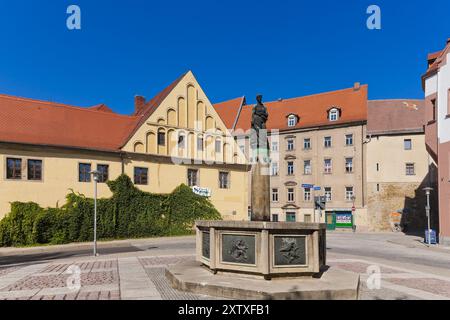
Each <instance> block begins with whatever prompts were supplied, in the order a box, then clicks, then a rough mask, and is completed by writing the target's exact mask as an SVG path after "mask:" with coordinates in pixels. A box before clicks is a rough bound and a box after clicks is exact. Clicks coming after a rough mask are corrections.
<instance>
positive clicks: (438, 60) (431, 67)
mask: <svg viewBox="0 0 450 320" xmlns="http://www.w3.org/2000/svg"><path fill="white" fill-rule="evenodd" d="M449 49H450V38H448V39H447V44H446V45H445V47H444V49H442V50H441V51H437V52H434V53H430V54H428V56H427V61H428V69H427V71H426V72H425V74H424V75H423V76H422V87H424V83H425V78H427V77H429V76H431V75H433V74H434V73H435V72H436V71H437V70H438V69H439V68H440V67H441V65H442V63H444V62H445V60H446V55H447V53H448V52H449Z"/></svg>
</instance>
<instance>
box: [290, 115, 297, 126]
mask: <svg viewBox="0 0 450 320" xmlns="http://www.w3.org/2000/svg"><path fill="white" fill-rule="evenodd" d="M287 119H288V127H295V126H296V125H297V122H298V116H296V115H295V114H290V115H289V116H288V117H287Z"/></svg>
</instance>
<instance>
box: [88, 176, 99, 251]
mask: <svg viewBox="0 0 450 320" xmlns="http://www.w3.org/2000/svg"><path fill="white" fill-rule="evenodd" d="M90 173H91V174H92V177H93V179H94V257H96V256H97V183H98V180H99V176H100V172H99V171H97V170H93V171H91V172H90Z"/></svg>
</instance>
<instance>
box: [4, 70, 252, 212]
mask: <svg viewBox="0 0 450 320" xmlns="http://www.w3.org/2000/svg"><path fill="white" fill-rule="evenodd" d="M8 99H9V100H8ZM11 99H12V98H11V97H4V99H3V100H2V99H0V104H2V101H4V105H5V106H8V107H10V108H11V110H14V113H15V114H17V115H16V117H18V118H19V119H18V120H17V121H19V123H20V125H18V126H16V127H17V128H18V129H17V131H18V132H17V133H16V134H15V135H14V134H11V133H10V132H8V133H7V132H6V130H9V131H10V130H12V128H13V127H14V126H13V125H12V124H5V126H4V127H3V128H2V127H1V124H0V166H1V168H2V171H3V174H2V176H1V179H0V190H1V191H0V217H2V216H4V215H5V214H6V213H8V212H9V210H10V202H13V201H22V202H28V201H32V202H36V203H38V204H40V205H41V206H43V207H54V206H61V205H63V204H64V202H65V197H66V195H67V194H68V193H69V192H71V190H73V191H75V192H79V193H82V194H84V195H86V196H87V197H92V196H93V187H94V186H93V182H92V179H90V178H88V177H87V174H86V171H87V169H90V170H96V169H99V168H102V170H105V171H106V174H107V178H108V180H114V179H115V178H117V177H118V176H119V175H120V174H122V173H125V174H127V175H128V176H130V177H131V178H132V180H134V182H135V183H136V186H137V187H138V188H139V189H141V190H143V191H148V192H153V193H170V192H172V191H173V190H174V189H175V188H176V187H177V186H179V185H180V184H183V183H184V184H187V185H190V186H197V187H200V188H203V189H204V190H207V191H208V193H209V195H210V200H211V201H212V203H213V204H214V206H215V207H216V208H217V209H218V210H219V212H221V214H222V215H223V218H224V219H227V220H247V219H248V213H247V212H248V201H247V199H248V187H247V186H248V182H247V179H248V169H249V168H248V166H247V164H246V159H245V156H244V155H243V153H242V152H241V150H240V149H239V148H238V147H237V145H236V143H235V141H234V139H233V137H232V136H231V135H230V133H229V132H228V130H227V128H226V126H225V125H224V123H223V122H222V120H221V119H220V117H219V115H218V114H217V113H216V111H215V109H214V107H213V106H212V104H211V103H210V101H209V99H208V97H207V96H206V94H205V93H204V91H203V90H202V88H201V87H200V85H199V84H198V82H197V80H196V79H195V77H194V75H193V74H192V72H188V73H186V74H184V75H183V76H182V77H180V78H179V79H178V80H177V81H175V82H174V83H173V84H171V86H169V87H168V88H166V89H165V90H163V91H162V92H161V93H160V94H159V95H157V96H156V97H155V98H153V99H152V100H150V101H148V102H146V101H145V99H144V98H142V97H136V106H135V107H136V110H135V113H134V114H133V115H132V116H130V117H128V116H121V115H115V114H112V112H110V110H108V109H107V107H103V106H102V107H98V106H96V107H92V108H76V107H70V106H63V105H51V103H46V102H39V101H35V100H29V101H27V100H26V99H23V100H21V101H20V105H22V104H23V105H24V106H23V108H24V110H23V112H21V111H22V110H21V109H20V107H18V106H17V105H13V102H10V100H11ZM14 103H15V101H14ZM10 104H11V105H10ZM33 108H34V109H33ZM71 108H72V109H71ZM63 109H64V112H65V113H67V114H68V115H67V114H65V115H64V116H62V117H61V118H62V119H69V118H68V117H69V116H70V121H68V124H67V127H66V126H65V124H64V123H60V124H59V126H56V127H55V130H53V125H54V122H56V120H55V121H53V123H50V124H48V123H47V126H46V129H45V130H42V132H41V131H39V132H38V133H39V134H38V137H37V138H36V137H34V136H33V134H32V132H31V131H32V130H31V129H32V128H31V127H23V126H24V125H23V123H31V124H30V126H33V123H32V122H31V121H29V120H30V119H29V118H30V117H34V118H33V119H34V120H35V122H36V121H47V122H49V121H50V120H48V117H52V115H51V114H50V113H51V112H54V113H53V114H55V113H57V112H61V110H63ZM82 109H83V110H82ZM42 112H49V114H50V115H49V114H42V115H43V116H44V115H46V116H47V118H46V119H45V120H44V119H43V118H42V117H41V118H39V116H40V114H41V113H42ZM9 114H11V112H10V113H9ZM72 115H73V116H72ZM89 117H90V118H92V117H96V118H98V119H95V120H93V122H97V124H98V126H99V127H102V126H106V124H108V126H109V127H108V130H109V132H110V134H111V140H115V141H117V143H116V145H117V146H115V145H114V144H113V143H108V134H107V133H106V134H105V133H103V134H104V138H102V137H100V138H95V139H97V140H98V141H99V142H98V147H97V146H96V145H92V144H90V143H84V145H83V143H82V142H83V135H85V134H86V135H87V132H85V131H88V130H90V129H92V127H91V126H89V123H84V119H88V118H89ZM22 118H23V119H22ZM54 118H55V119H59V116H54ZM74 118H77V119H78V118H79V119H80V122H79V123H75V120H74ZM24 119H27V120H28V121H23V120H24ZM14 121H15V120H14ZM86 121H87V120H86ZM116 123H117V126H118V127H117V131H116V130H115V127H114V124H116ZM93 125H94V124H93ZM7 126H10V127H7ZM49 126H50V127H51V128H50V129H48V127H49ZM80 126H81V127H80ZM58 127H59V128H60V129H61V130H62V131H61V132H54V131H57V129H58ZM119 127H120V128H119ZM72 129H73V130H72ZM70 130H72V131H78V132H72V133H71V134H72V135H71V136H67V135H68V134H67V133H66V131H70ZM95 130H98V129H95ZM28 131H30V133H29V132H28ZM119 131H120V132H119ZM77 134H78V136H77ZM58 135H61V137H59V136H58ZM86 139H89V138H88V137H87V138H86ZM93 139H94V137H93ZM102 139H103V140H102ZM97 140H96V141H97ZM66 141H68V142H67V143H66ZM71 141H73V143H71ZM86 141H88V140H86ZM62 144H64V145H62ZM36 168H37V169H36ZM36 170H37V171H36ZM83 170H84V171H83ZM36 172H38V174H36ZM98 192H99V197H109V196H111V192H110V191H109V189H108V187H107V185H106V183H99V184H98Z"/></svg>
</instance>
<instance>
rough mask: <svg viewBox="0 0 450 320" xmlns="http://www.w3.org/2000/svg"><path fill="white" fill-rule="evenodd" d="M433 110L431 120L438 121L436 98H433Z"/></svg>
mask: <svg viewBox="0 0 450 320" xmlns="http://www.w3.org/2000/svg"><path fill="white" fill-rule="evenodd" d="M431 106H432V109H431V112H433V114H432V117H431V120H432V121H436V99H433V100H431Z"/></svg>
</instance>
